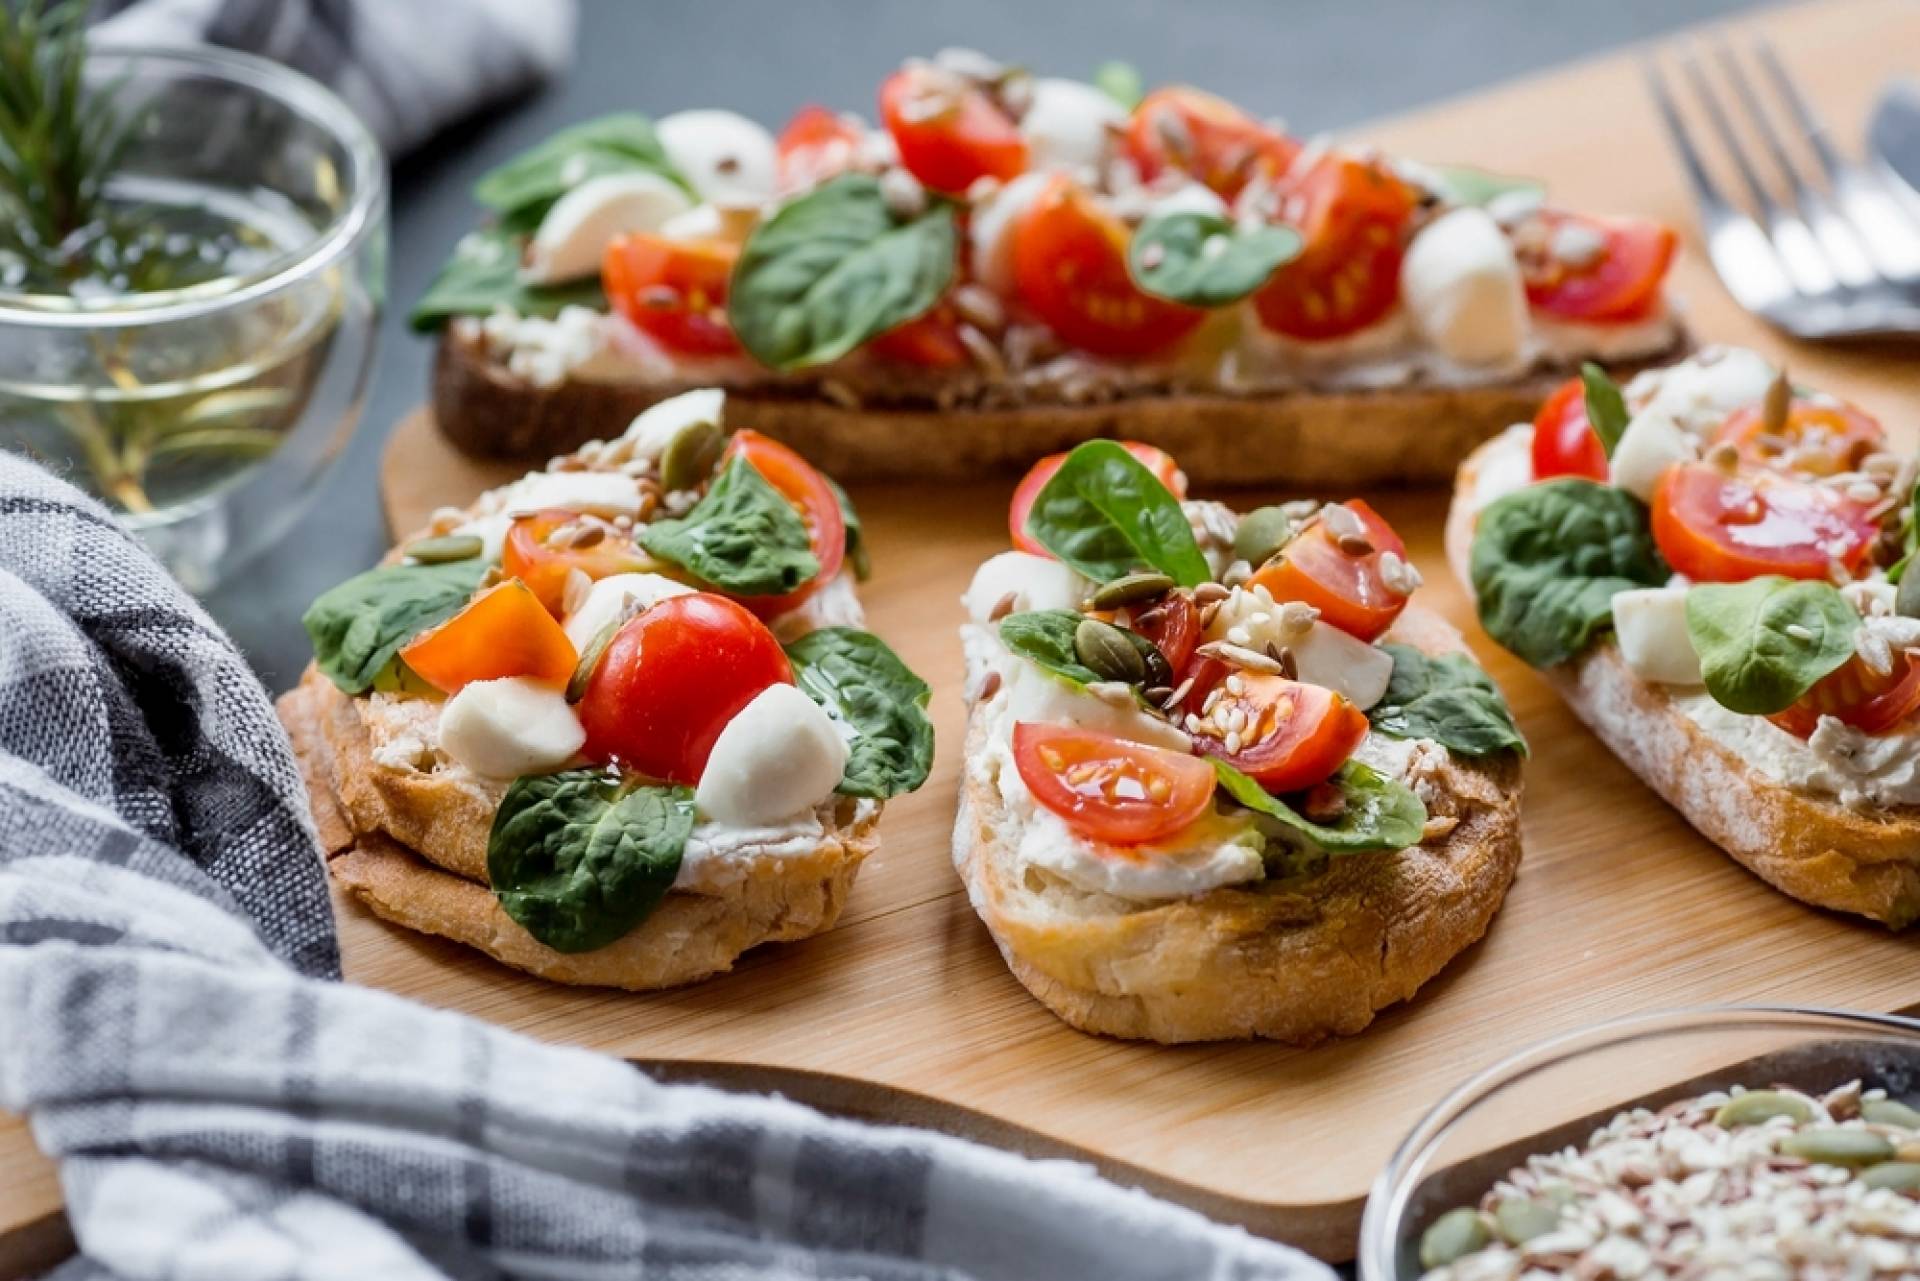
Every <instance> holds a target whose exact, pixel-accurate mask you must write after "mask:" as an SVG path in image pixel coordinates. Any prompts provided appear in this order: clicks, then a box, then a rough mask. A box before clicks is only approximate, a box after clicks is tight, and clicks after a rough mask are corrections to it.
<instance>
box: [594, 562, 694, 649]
mask: <svg viewBox="0 0 1920 1281" xmlns="http://www.w3.org/2000/svg"><path fill="white" fill-rule="evenodd" d="M692 591H693V588H691V587H689V586H687V585H686V584H685V583H676V582H674V581H673V580H672V579H671V578H663V577H662V576H661V575H659V574H609V575H608V576H607V577H605V578H602V579H600V580H599V581H597V582H595V583H594V585H593V588H592V589H591V590H590V591H588V592H587V598H586V599H585V600H584V601H582V602H580V608H578V609H576V610H574V611H573V613H571V614H569V615H567V621H566V623H565V629H566V633H567V639H568V640H570V641H572V642H573V647H574V649H576V650H582V651H584V650H585V649H586V648H587V646H588V645H589V644H590V643H591V642H592V641H593V638H594V637H596V636H598V635H599V634H600V630H601V629H602V628H604V627H605V626H606V625H607V624H608V623H611V622H612V621H613V620H614V619H616V618H619V617H621V616H622V615H627V616H632V615H634V614H638V613H640V612H641V611H642V610H644V609H648V608H651V607H652V606H654V605H657V604H659V603H660V602H661V601H663V600H665V599H667V598H668V597H669V596H685V595H688V594H689V593H691V592H692Z"/></svg>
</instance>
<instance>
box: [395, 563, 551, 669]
mask: <svg viewBox="0 0 1920 1281" xmlns="http://www.w3.org/2000/svg"><path fill="white" fill-rule="evenodd" d="M400 658H401V660H402V661H403V662H405V663H406V665H407V666H408V667H411V668H412V669H413V670H414V671H415V672H417V673H419V675H420V677H421V679H423V680H425V681H426V682H427V683H428V684H429V685H432V686H433V687H434V688H435V689H438V690H442V691H444V692H446V693H448V694H457V693H459V692H460V690H461V689H463V688H464V687H466V686H467V685H470V684H472V683H473V682H474V681H492V680H499V679H501V678H503V677H507V676H531V677H532V678H533V679H535V680H537V681H545V682H546V683H547V684H549V685H565V684H566V683H567V680H568V678H569V677H571V676H572V675H573V666H574V664H575V663H576V662H577V661H579V656H578V655H577V654H575V653H574V649H573V642H572V641H570V640H568V639H567V634H566V632H565V631H563V630H561V627H560V624H559V623H558V622H557V621H555V619H554V617H553V615H552V614H550V613H548V612H547V607H546V606H545V605H542V604H541V603H540V599H539V598H538V597H537V596H535V595H534V594H533V592H532V591H531V590H530V589H529V588H528V587H527V585H526V584H525V583H523V582H521V581H519V580H518V579H508V580H507V581H506V582H504V583H499V584H496V585H495V586H493V587H489V588H488V589H487V590H486V591H484V592H481V593H480V594H479V595H478V596H475V597H474V598H473V599H472V600H470V601H468V602H467V605H466V608H464V609H462V610H461V611H460V612H459V613H457V614H455V615H454V616H453V617H452V618H449V619H448V620H447V621H446V622H444V623H441V624H440V625H439V626H438V627H434V628H430V629H428V630H427V631H424V632H422V633H421V634H420V635H418V636H416V637H414V638H413V639H412V640H411V641H408V642H407V644H406V645H405V646H403V647H402V648H401V650H400Z"/></svg>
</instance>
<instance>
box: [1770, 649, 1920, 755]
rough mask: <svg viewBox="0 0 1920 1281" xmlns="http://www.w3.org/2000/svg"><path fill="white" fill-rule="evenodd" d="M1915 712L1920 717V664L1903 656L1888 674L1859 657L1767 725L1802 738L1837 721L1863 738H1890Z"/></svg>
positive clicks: (1898, 655)
mask: <svg viewBox="0 0 1920 1281" xmlns="http://www.w3.org/2000/svg"><path fill="white" fill-rule="evenodd" d="M1915 711H1920V661H1917V660H1915V658H1914V657H1913V655H1911V654H1909V653H1906V652H1904V651H1902V652H1899V653H1896V654H1895V655H1894V656H1893V670H1891V671H1889V672H1885V673H1882V672H1876V671H1874V670H1873V669H1872V668H1871V667H1868V666H1867V665H1866V663H1864V662H1862V661H1861V659H1860V656H1859V655H1857V654H1856V655H1854V656H1853V657H1852V658H1850V659H1848V660H1847V661H1846V662H1845V663H1842V664H1841V665H1840V667H1839V668H1838V669H1837V670H1835V671H1832V672H1829V673H1827V675H1825V676H1823V677H1821V678H1820V679H1819V680H1818V681H1817V682H1815V683H1814V686H1813V688H1812V689H1810V690H1808V691H1807V692H1806V693H1805V694H1802V695H1801V696H1800V701H1799V702H1797V703H1795V704H1794V705H1793V706H1792V707H1789V708H1788V709H1787V710H1786V711H1784V712H1776V713H1774V714H1773V715H1772V716H1769V717H1767V719H1768V720H1770V721H1772V722H1773V723H1774V724H1775V725H1778V726H1779V727H1780V728H1781V729H1783V730H1785V731H1787V733H1789V734H1793V735H1795V736H1797V737H1800V738H1810V737H1812V735H1813V731H1814V730H1815V729H1816V728H1818V726H1819V724H1820V718H1821V717H1822V716H1833V717H1837V718H1839V720H1841V721H1842V722H1843V723H1845V724H1848V725H1851V726H1853V727H1854V728H1855V729H1857V730H1859V731H1860V732H1861V733H1863V734H1885V733H1887V732H1888V731H1889V730H1892V729H1894V728H1896V727H1897V726H1899V725H1900V724H1901V723H1902V722H1903V721H1905V720H1906V719H1907V718H1908V717H1910V716H1912V715H1913V714H1914V712H1915Z"/></svg>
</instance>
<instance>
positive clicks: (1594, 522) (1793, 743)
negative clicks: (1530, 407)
mask: <svg viewBox="0 0 1920 1281" xmlns="http://www.w3.org/2000/svg"><path fill="white" fill-rule="evenodd" d="M1915 475H1916V465H1915V462H1914V460H1913V459H1911V458H1908V457H1905V456H1903V455H1902V454H1900V453H1897V452H1895V451H1894V450H1893V449H1892V448H1891V447H1890V446H1889V443H1888V440H1887V436H1886V433H1885V432H1884V431H1883V430H1882V428H1881V425H1880V424H1879V423H1878V422H1877V421H1876V420H1875V419H1874V418H1872V417H1871V416H1870V415H1868V414H1867V413H1866V412H1864V411H1862V410H1861V409H1859V408H1856V407H1855V406H1853V405H1850V404H1848V403H1846V402H1845V401H1843V400H1840V399H1838V398H1836V397H1833V396H1831V395H1827V394H1825V393H1823V392H1819V391H1815V390H1812V389H1809V388H1806V387H1802V386H1797V385H1795V384H1794V383H1792V382H1791V381H1789V379H1788V378H1787V375H1786V373H1785V371H1783V370H1779V369H1775V368H1773V367H1772V366H1771V365H1769V363H1768V362H1767V361H1766V360H1765V359H1764V358H1762V357H1761V356H1759V355H1757V354H1756V353H1754V352H1751V351H1745V350H1738V349H1719V348H1709V349H1707V350H1704V351H1702V352H1700V353H1699V354H1698V355H1696V356H1694V357H1692V358H1691V359H1688V360H1686V361H1684V362H1682V363H1680V364H1677V365H1674V366H1673V367H1671V368H1668V369H1663V370H1659V371H1656V372H1649V373H1645V374H1642V375H1640V376H1639V377H1637V378H1635V379H1634V380H1633V381H1632V382H1630V383H1628V384H1627V385H1626V386H1625V387H1624V388H1621V387H1619V386H1617V385H1616V384H1614V383H1613V381H1612V380H1611V379H1609V378H1607V377H1606V376H1605V375H1604V374H1602V373H1601V372H1600V371H1599V370H1597V369H1592V370H1588V371H1587V372H1586V374H1585V376H1584V378H1582V379H1575V380H1573V381H1570V382H1569V383H1568V384H1566V386H1564V387H1563V388H1561V389H1560V391H1558V392H1557V393H1555V395H1554V396H1553V397H1552V398H1551V399H1550V400H1548V401H1547V402H1546V404H1545V406H1544V407H1543V408H1542V409H1541V410H1540V412H1539V414H1538V415H1537V417H1536V418H1535V419H1534V421H1533V422H1531V423H1523V424H1520V425H1517V426H1514V427H1512V428H1510V429H1509V430H1508V431H1507V432H1506V433H1505V434H1503V435H1501V436H1499V437H1497V438H1495V439H1494V440H1492V441H1490V442H1489V443H1487V444H1486V445H1485V446H1483V447H1482V448H1481V449H1479V450H1478V451H1476V452H1475V453H1474V454H1473V455H1472V456H1470V457H1469V458H1468V459H1467V460H1466V462H1465V464H1464V465H1463V466H1462V467H1461V468H1460V473H1459V480H1458V485H1457V487H1456V490H1455V493H1454V501H1453V509H1452V513H1451V515H1450V516H1449V520H1448V530H1447V544H1448V556H1449V559H1450V560H1451V561H1452V562H1453V565H1454V569H1455V572H1457V573H1458V574H1459V575H1460V577H1461V579H1462V580H1463V581H1464V582H1466V583H1467V584H1468V585H1469V586H1470V587H1471V589H1472V591H1473V593H1474V595H1475V597H1476V599H1477V601H1478V608H1479V613H1480V620H1481V623H1482V625H1483V626H1485V628H1486V630H1487V632H1488V633H1489V634H1490V635H1491V636H1492V637H1493V638H1494V640H1496V641H1498V642H1499V643H1500V644H1502V645H1504V646H1505V647H1506V648H1508V649H1510V650H1512V651H1513V652H1514V653H1515V654H1517V655H1519V657H1521V658H1522V659H1524V660H1526V661H1527V662H1528V663H1529V664H1531V665H1532V666H1534V667H1536V668H1538V669H1539V670H1540V671H1541V672H1542V673H1543V674H1544V675H1545V676H1546V677H1547V679H1548V680H1549V681H1551V682H1552V684H1553V685H1554V686H1555V688H1556V689H1558V690H1559V692H1560V693H1561V695H1562V696H1563V697H1565V698H1566V700H1567V702H1568V703H1569V704H1570V705H1571V706H1572V708H1573V710H1574V712H1575V713H1576V714H1577V715H1578V716H1579V717H1580V719H1581V720H1583V721H1585V722H1586V724H1587V725H1588V726H1589V727H1590V728H1591V729H1592V730H1593V732H1594V733H1595V734H1596V735H1597V736H1598V737H1599V738H1600V740H1601V741H1602V742H1604V743H1605V744H1606V745H1607V746H1608V747H1609V748H1610V749H1611V750H1612V751H1613V752H1614V754H1615V755H1617V756H1619V757H1620V759H1621V760H1622V761H1624V762H1625V763H1626V764H1627V765H1628V766H1629V767H1630V768H1631V769H1632V770H1633V771H1634V772H1635V773H1636V774H1638V775H1639V776H1640V777H1641V778H1642V779H1644V780H1645V781H1646V782H1647V784H1648V785H1649V786H1650V787H1652V788H1653V789H1654V790H1655V791H1656V792H1658V793H1659V794H1660V795H1661V796H1662V797H1664V798H1665V799H1666V800H1667V802H1668V803H1669V804H1671V805H1672V806H1673V807H1674V808H1675V809H1677V810H1679V811H1680V813H1681V814H1682V815H1684V816H1685V817H1686V819H1687V821H1688V822H1690V823H1692V824H1693V826H1694V827H1696V828H1698V829H1699V830H1700V832H1701V833H1702V834H1703V835H1704V836H1706V837H1707V838H1708V839H1709V840H1711V841H1713V842H1714V843H1715V844H1717V845H1719V846H1720V847H1721V848H1722V849H1724V850H1725V851H1726V852H1727V853H1728V854H1730V855H1732V856H1733V858H1734V859H1736V860H1737V861H1738V862H1740V863H1741V864H1743V865H1745V866H1746V867H1747V868H1749V869H1750V870H1751V871H1753V872H1754V873H1755V874H1756V875H1758V876H1760V877H1761V878H1762V879H1764V880H1765V881H1767V882H1768V883H1769V884H1771V885H1773V886H1774V887H1776V888H1778V889H1780V890H1782V891H1784V892H1786V893H1787V894H1790V895H1792V896H1793V897H1795V898H1797V899H1801V900H1803V901H1804V902H1807V903H1812V904H1815V905H1816V906H1820V907H1825V908H1831V909H1834V910H1836V911H1841V912H1853V913H1858V914H1859V915H1862V916H1866V917H1870V918H1872V919H1873V920H1876V921H1881V922H1884V923H1885V924H1887V925H1890V926H1895V927H1898V926H1903V925H1906V924H1908V923H1909V922H1911V921H1912V920H1913V919H1914V917H1915V916H1916V915H1920V660H1917V659H1916V655H1915V650H1916V647H1920V595H1916V591H1915V589H1920V576H1916V577H1909V576H1907V575H1906V574H1905V573H1904V571H1905V569H1906V565H1907V561H1908V558H1909V557H1910V556H1911V554H1912V552H1913V549H1914V546H1915V542H1916V533H1915V524H1914V507H1913V500H1914V480H1915ZM1903 584H1904V585H1903Z"/></svg>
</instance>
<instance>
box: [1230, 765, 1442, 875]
mask: <svg viewBox="0 0 1920 1281" xmlns="http://www.w3.org/2000/svg"><path fill="white" fill-rule="evenodd" d="M1210 759H1212V761H1213V772H1214V773H1215V774H1217V775H1219V777H1220V785H1221V786H1222V787H1224V788H1225V789H1226V790H1227V794H1228V795H1229V796H1231V797H1233V799H1234V800H1236V801H1238V802H1240V804H1242V805H1244V806H1246V807H1247V808H1248V809H1250V810H1255V811H1257V812H1259V813H1261V814H1265V815H1266V816H1267V817H1268V818H1271V819H1277V820H1279V821H1280V822H1281V823H1283V824H1285V825H1286V826H1288V827H1290V828H1292V829H1293V830H1294V831H1295V832H1296V833H1298V834H1299V835H1300V836H1301V837H1302V838H1304V839H1305V840H1306V841H1307V842H1308V843H1309V844H1311V845H1313V846H1315V847H1316V848H1318V849H1321V850H1325V851H1326V852H1327V853H1329V854H1357V853H1361V852H1363V851H1366V850H1403V849H1406V848H1407V847H1409V846H1412V845H1418V844H1419V843H1420V837H1421V835H1422V834H1423V832H1424V831H1425V828H1426V826H1427V807H1426V805H1424V804H1423V803H1422V802H1421V800H1420V798H1419V797H1418V796H1415V795H1414V794H1413V789H1411V788H1409V787H1408V786H1407V785H1406V784H1405V783H1402V782H1401V781H1400V780H1399V779H1396V778H1388V777H1387V776H1386V775H1384V774H1382V773H1380V772H1379V771H1378V770H1375V769H1373V768H1372V767H1371V766H1367V765H1363V764H1361V763H1360V762H1359V761H1348V762H1347V763H1346V764H1345V765H1342V766H1341V767H1340V768H1339V769H1338V770H1337V771H1336V772H1335V773H1334V776H1333V777H1332V778H1331V779H1329V780H1328V781H1329V782H1331V783H1332V784H1333V785H1334V786H1335V787H1338V788H1339V789H1340V792H1341V794H1342V795H1343V796H1345V797H1346V799H1347V808H1346V810H1345V812H1344V813H1342V814H1341V815H1340V817H1339V819H1337V820H1336V821H1335V822H1332V823H1315V822H1312V821H1310V820H1308V819H1307V817H1306V816H1305V815H1303V814H1301V813H1300V811H1298V810H1296V809H1294V808H1293V806H1291V805H1289V804H1287V802H1286V801H1284V800H1282V799H1281V798H1280V797H1278V796H1274V795H1273V794H1271V793H1270V792H1268V791H1267V790H1266V789H1265V788H1264V787H1261V786H1260V784H1258V783H1256V782H1254V781H1253V780H1252V779H1251V778H1248V777H1247V776H1246V775H1245V774H1243V773H1241V772H1240V771H1239V770H1237V769H1235V768H1234V767H1233V766H1231V765H1229V764H1227V763H1226V762H1225V761H1223V760H1219V759H1218V758H1210Z"/></svg>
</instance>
